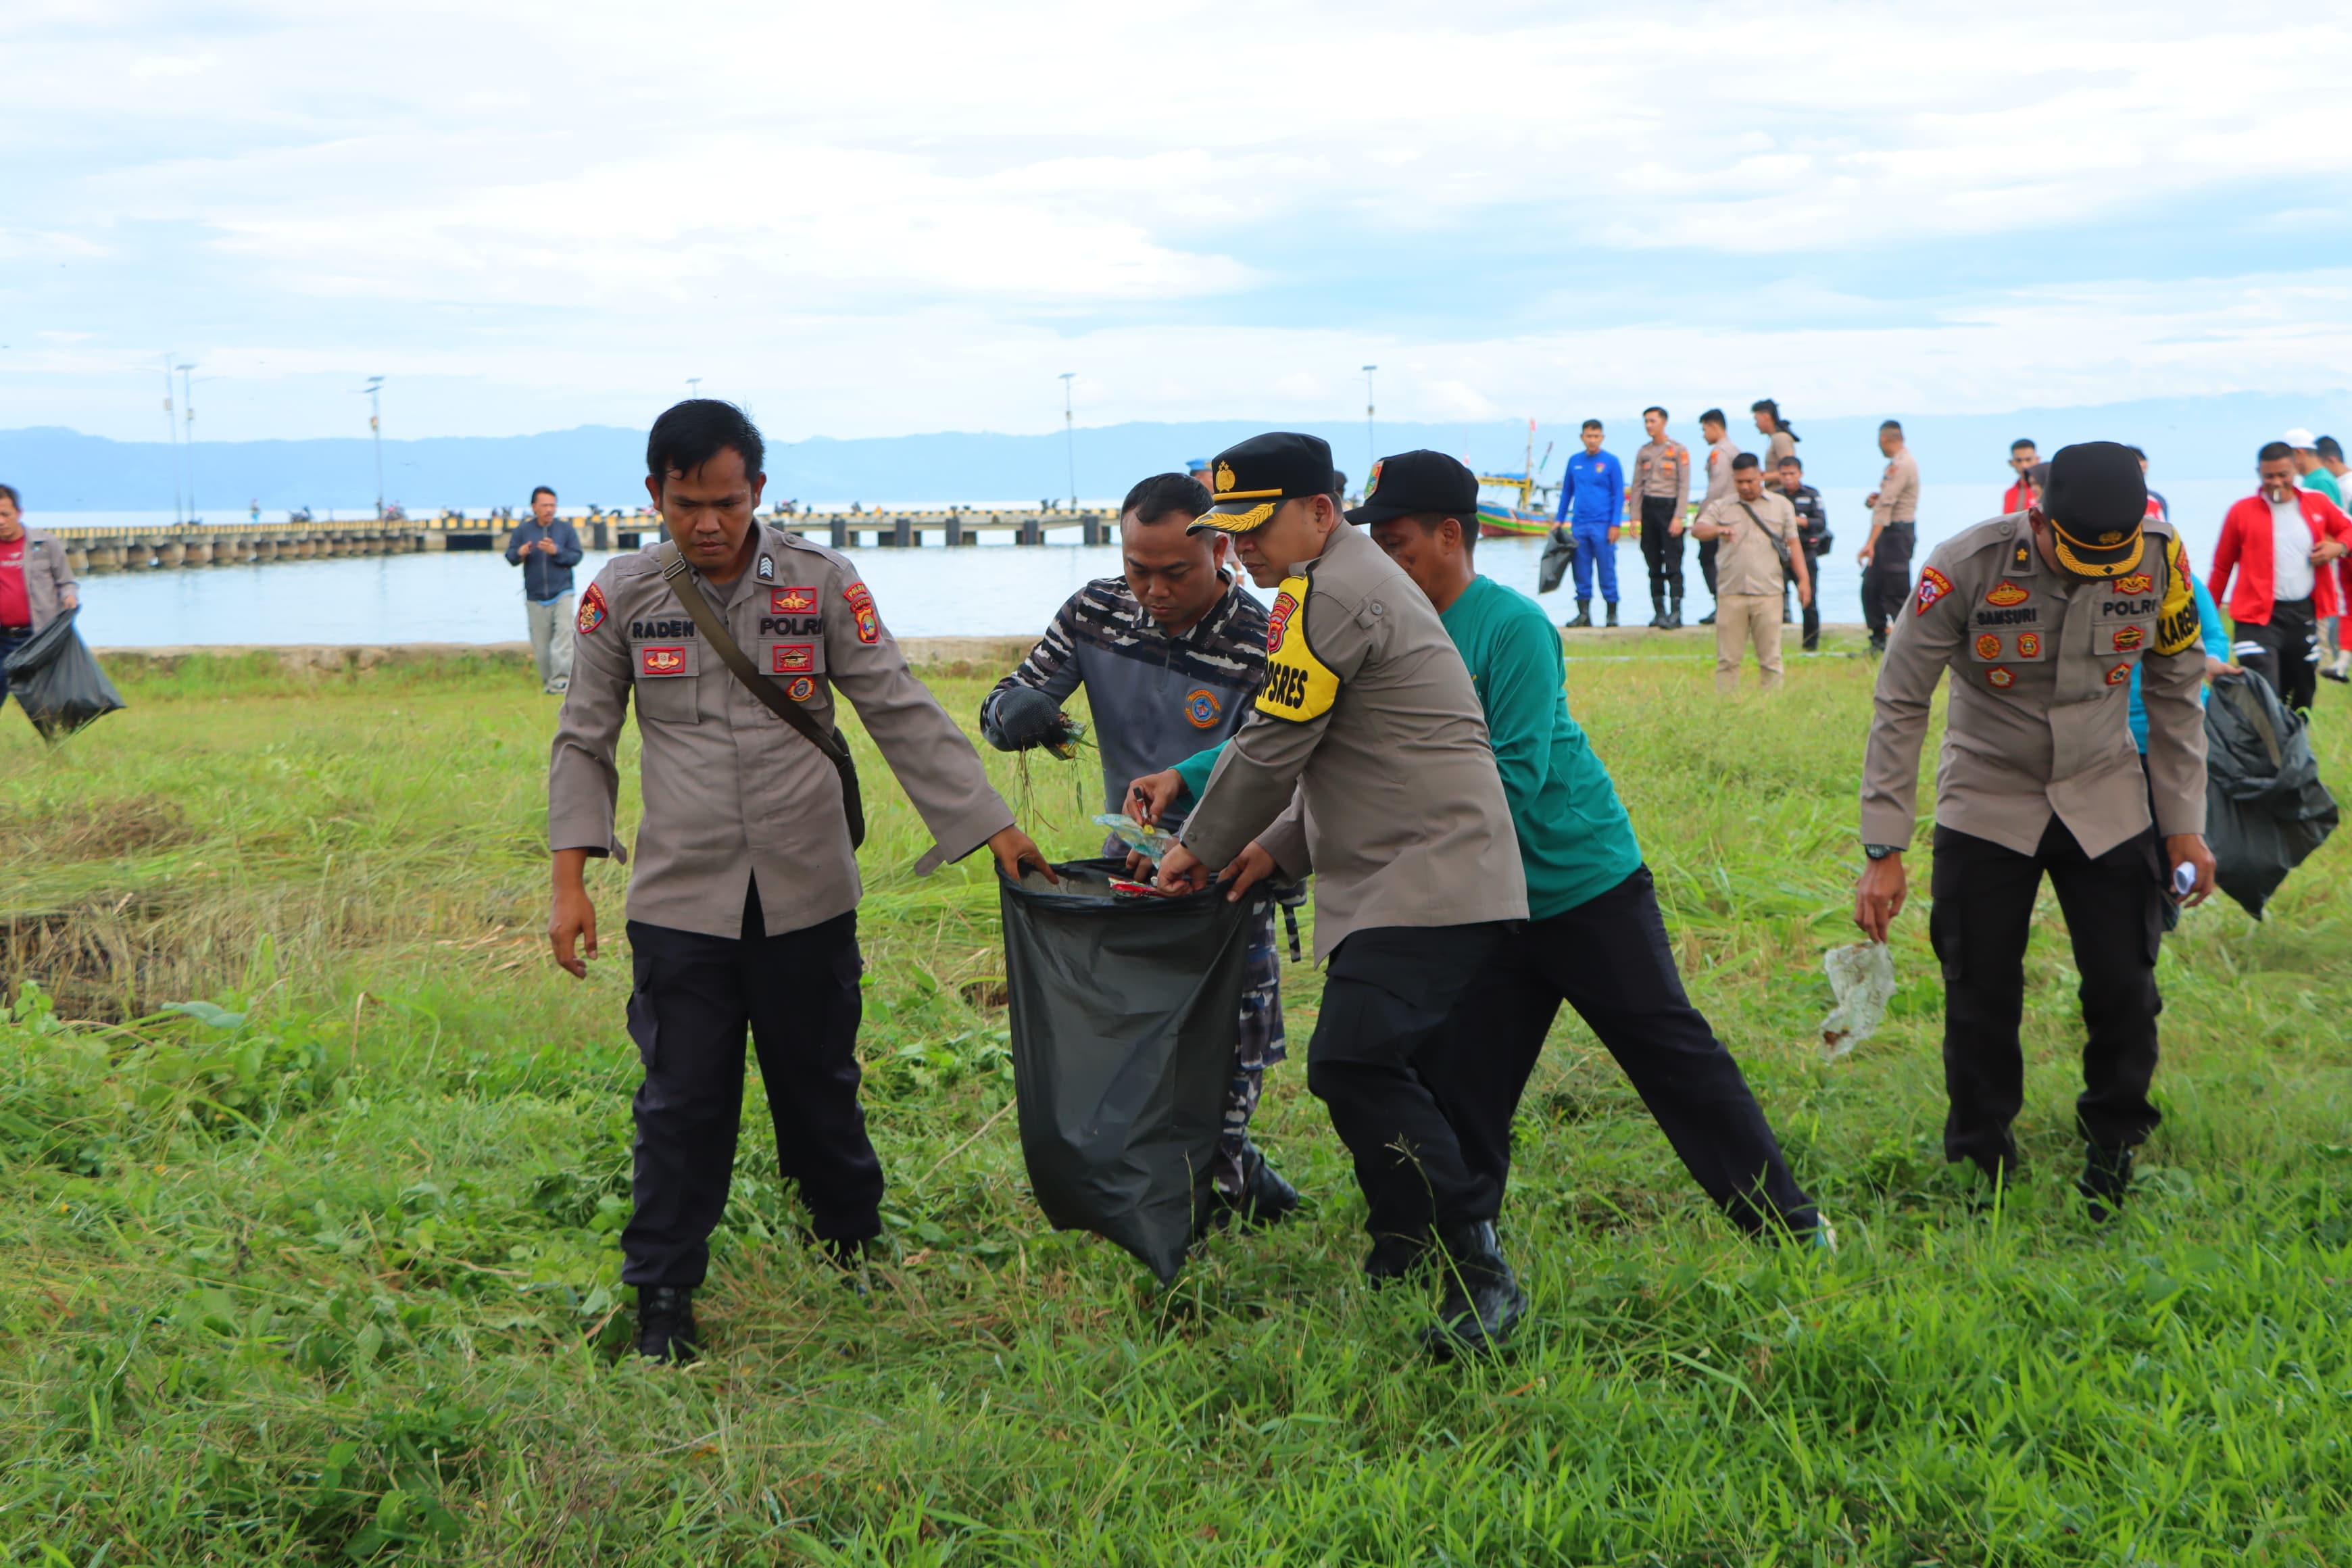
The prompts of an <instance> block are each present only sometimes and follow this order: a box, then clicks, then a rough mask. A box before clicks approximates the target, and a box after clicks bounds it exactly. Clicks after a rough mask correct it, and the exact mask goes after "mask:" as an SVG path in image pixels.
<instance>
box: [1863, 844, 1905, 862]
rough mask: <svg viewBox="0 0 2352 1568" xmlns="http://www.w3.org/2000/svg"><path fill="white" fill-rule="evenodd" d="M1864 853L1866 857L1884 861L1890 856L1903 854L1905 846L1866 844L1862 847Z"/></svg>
mask: <svg viewBox="0 0 2352 1568" xmlns="http://www.w3.org/2000/svg"><path fill="white" fill-rule="evenodd" d="M1862 852H1863V853H1864V855H1867V856H1869V857H1870V858H1872V859H1874V860H1884V859H1885V858H1887V857H1888V856H1889V855H1900V854H1902V853H1903V846H1901V845H1900V844H1865V845H1864V846H1863V847H1862Z"/></svg>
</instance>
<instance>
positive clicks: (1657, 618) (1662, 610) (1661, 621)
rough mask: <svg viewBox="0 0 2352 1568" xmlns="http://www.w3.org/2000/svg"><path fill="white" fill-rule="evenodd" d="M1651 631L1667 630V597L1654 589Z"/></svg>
mask: <svg viewBox="0 0 2352 1568" xmlns="http://www.w3.org/2000/svg"><path fill="white" fill-rule="evenodd" d="M1650 629H1651V630H1652V631H1654V632H1662V631H1664V630H1665V629H1666V596H1665V595H1664V593H1662V592H1660V591H1659V590H1657V589H1652V590H1651V591H1650Z"/></svg>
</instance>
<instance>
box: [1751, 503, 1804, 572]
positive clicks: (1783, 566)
mask: <svg viewBox="0 0 2352 1568" xmlns="http://www.w3.org/2000/svg"><path fill="white" fill-rule="evenodd" d="M1739 510H1742V511H1744V512H1746V513H1747V514H1748V521H1750V522H1752V523H1754V524H1755V525H1756V531H1758V532H1759V533H1761V534H1762V535H1763V536H1764V539H1765V542H1767V543H1769V544H1770V545H1771V546H1772V553H1773V554H1775V555H1777V556H1779V557H1780V570H1781V571H1782V572H1783V573H1785V574H1788V575H1789V576H1791V577H1793V576H1795V575H1796V574H1797V568H1796V564H1795V563H1793V562H1791V561H1790V559H1789V542H1788V541H1787V540H1785V539H1783V538H1781V537H1780V535H1779V534H1777V533H1775V532H1773V531H1771V529H1769V527H1767V526H1766V525H1765V522H1764V520H1763V519H1762V518H1760V517H1759V516H1757V515H1756V509H1755V508H1754V507H1752V506H1749V505H1748V503H1747V502H1746V501H1741V502H1740V503H1739Z"/></svg>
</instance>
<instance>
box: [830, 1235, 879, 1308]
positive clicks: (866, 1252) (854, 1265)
mask: <svg viewBox="0 0 2352 1568" xmlns="http://www.w3.org/2000/svg"><path fill="white" fill-rule="evenodd" d="M881 1250H882V1238H881V1237H876V1236H829V1237H825V1238H824V1257H825V1261H826V1262H828V1263H830V1264H832V1265H833V1266H834V1267H835V1268H838V1269H840V1270H841V1283H842V1286H843V1288H844V1289H846V1290H848V1292H849V1293H850V1294H851V1295H853V1296H858V1297H865V1296H870V1295H872V1294H873V1293H874V1276H873V1273H872V1269H871V1267H870V1266H871V1264H872V1263H873V1260H874V1255H875V1254H876V1253H877V1252H879V1251H881Z"/></svg>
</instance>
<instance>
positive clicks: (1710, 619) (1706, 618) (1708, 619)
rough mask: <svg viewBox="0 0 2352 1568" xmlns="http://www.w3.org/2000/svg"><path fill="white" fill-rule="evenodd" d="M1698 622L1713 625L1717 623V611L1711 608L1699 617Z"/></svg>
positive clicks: (1702, 624) (1701, 624) (1703, 624)
mask: <svg viewBox="0 0 2352 1568" xmlns="http://www.w3.org/2000/svg"><path fill="white" fill-rule="evenodd" d="M1698 624H1699V625H1700V626H1713V625H1715V612H1714V611H1713V610H1709V611H1708V612H1707V613H1706V614H1705V615H1703V616H1700V617H1699V618H1698Z"/></svg>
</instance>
